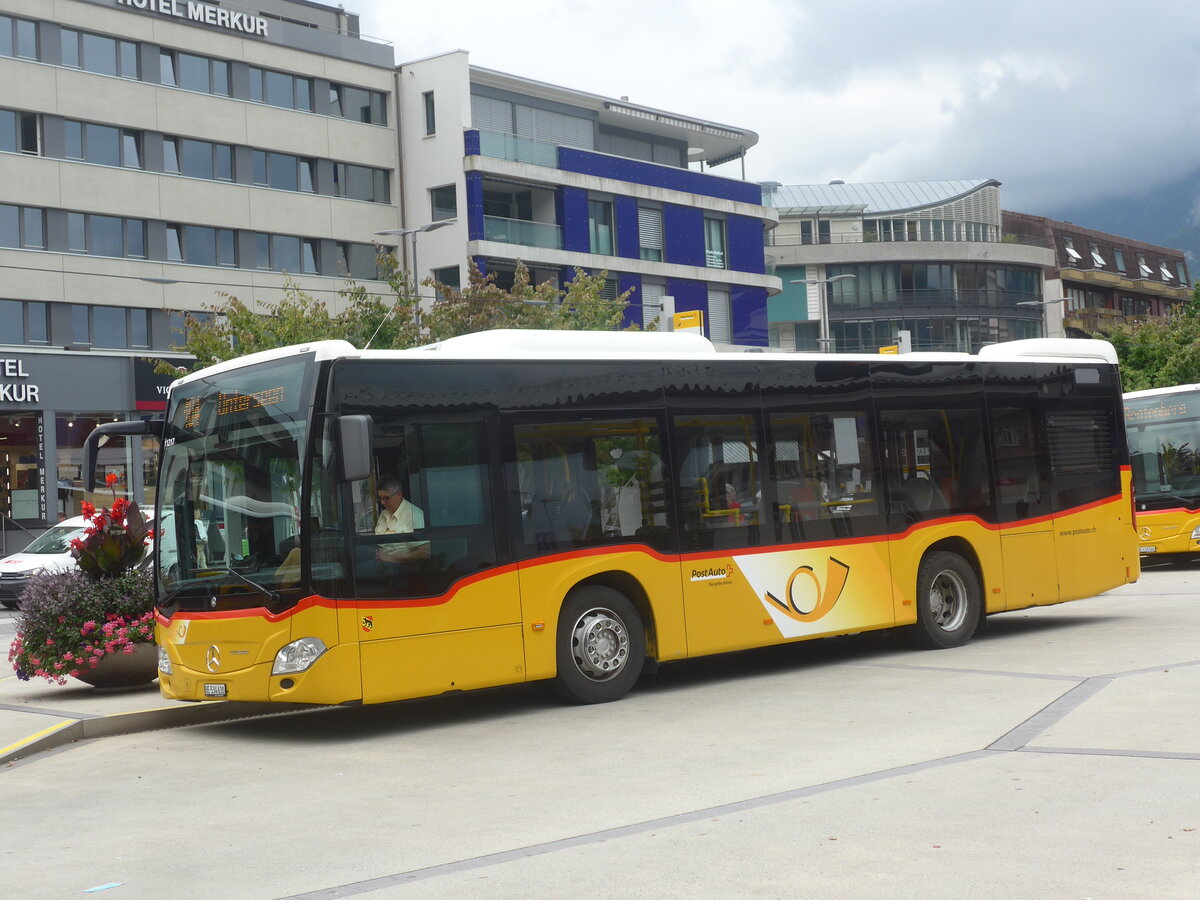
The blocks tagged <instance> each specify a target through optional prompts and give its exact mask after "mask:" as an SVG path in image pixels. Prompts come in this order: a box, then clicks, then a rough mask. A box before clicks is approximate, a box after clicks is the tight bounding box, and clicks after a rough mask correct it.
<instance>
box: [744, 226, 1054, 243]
mask: <svg viewBox="0 0 1200 900" xmlns="http://www.w3.org/2000/svg"><path fill="white" fill-rule="evenodd" d="M777 231H778V229H775V230H772V231H768V232H767V236H766V246H768V247H801V246H803V247H807V246H810V245H813V244H823V245H828V244H922V243H923V244H1020V245H1022V246H1026V247H1049V246H1050V244H1049V243H1047V242H1046V241H1045V240H1044V239H1041V238H1034V237H1029V236H1027V235H1017V234H1005V235H1003V236H1001V237H999V238H996V237H992V236H989V235H988V234H987V233H985V234H983V235H980V236H978V237H972V238H964V237H951V236H946V237H935V236H932V235H930V236H928V237H916V238H909V237H907V236H906V237H894V236H893V237H888V236H886V235H876V234H866V235H863V234H823V235H817V236H815V237H814V236H812V235H799V234H792V235H780V234H777Z"/></svg>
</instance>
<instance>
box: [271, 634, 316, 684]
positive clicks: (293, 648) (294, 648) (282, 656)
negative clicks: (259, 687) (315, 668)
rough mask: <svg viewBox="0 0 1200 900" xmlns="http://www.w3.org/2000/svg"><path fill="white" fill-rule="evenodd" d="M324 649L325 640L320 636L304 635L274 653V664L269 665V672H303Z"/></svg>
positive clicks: (275, 673) (274, 673)
mask: <svg viewBox="0 0 1200 900" xmlns="http://www.w3.org/2000/svg"><path fill="white" fill-rule="evenodd" d="M325 649H326V647H325V642H324V641H322V640H321V639H320V638H315V637H305V638H300V640H298V641H292V642H291V643H290V644H287V645H286V646H284V647H282V648H281V649H280V651H279V652H278V653H276V654H275V664H274V665H273V666H272V667H271V674H272V675H288V674H291V673H293V672H305V671H307V670H308V668H309V667H310V666H312V664H313V663H315V662H316V661H317V660H318V659H320V657H321V654H322V653H324V652H325Z"/></svg>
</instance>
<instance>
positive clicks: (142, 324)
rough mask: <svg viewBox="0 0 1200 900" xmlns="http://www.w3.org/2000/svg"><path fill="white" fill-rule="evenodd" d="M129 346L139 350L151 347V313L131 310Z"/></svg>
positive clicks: (142, 310)
mask: <svg viewBox="0 0 1200 900" xmlns="http://www.w3.org/2000/svg"><path fill="white" fill-rule="evenodd" d="M129 346H130V347H135V348H137V349H139V350H141V349H148V348H149V347H150V313H149V312H148V311H147V310H144V309H131V310H129Z"/></svg>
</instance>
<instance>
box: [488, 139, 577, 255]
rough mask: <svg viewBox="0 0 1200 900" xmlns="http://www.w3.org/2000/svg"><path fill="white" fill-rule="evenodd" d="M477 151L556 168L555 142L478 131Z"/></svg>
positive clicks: (496, 156)
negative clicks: (548, 142) (549, 142)
mask: <svg viewBox="0 0 1200 900" xmlns="http://www.w3.org/2000/svg"><path fill="white" fill-rule="evenodd" d="M479 152H480V154H482V155H483V156H491V157H493V158H495V159H510V160H512V161H513V162H523V163H532V164H533V165H535V166H548V167H549V168H551V169H557V168H558V145H557V144H547V143H545V142H544V141H531V140H529V139H528V138H520V137H517V136H516V135H513V134H501V133H499V132H496V131H480V132H479ZM537 246H541V245H540V244H539V245H537Z"/></svg>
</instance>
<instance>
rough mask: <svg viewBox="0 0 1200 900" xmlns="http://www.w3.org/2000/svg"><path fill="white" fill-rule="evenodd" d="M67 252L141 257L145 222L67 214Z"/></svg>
mask: <svg viewBox="0 0 1200 900" xmlns="http://www.w3.org/2000/svg"><path fill="white" fill-rule="evenodd" d="M67 249H68V250H70V251H71V252H74V253H87V254H89V255H91V256H113V257H132V258H135V259H136V258H144V257H145V256H146V223H145V222H144V221H142V220H141V219H122V218H120V217H119V216H98V215H94V214H92V213H75V212H69V213H67Z"/></svg>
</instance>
